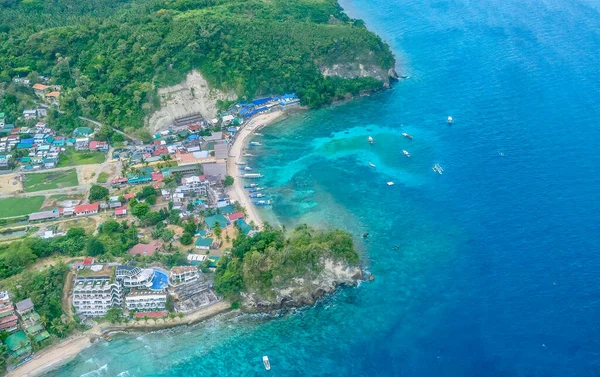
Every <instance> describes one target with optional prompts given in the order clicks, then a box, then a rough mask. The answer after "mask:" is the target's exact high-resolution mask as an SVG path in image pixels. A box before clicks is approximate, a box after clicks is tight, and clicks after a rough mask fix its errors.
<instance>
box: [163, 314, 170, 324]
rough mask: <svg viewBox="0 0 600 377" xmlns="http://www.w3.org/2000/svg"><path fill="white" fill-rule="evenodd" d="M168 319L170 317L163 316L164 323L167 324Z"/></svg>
mask: <svg viewBox="0 0 600 377" xmlns="http://www.w3.org/2000/svg"><path fill="white" fill-rule="evenodd" d="M167 319H169V315H168V314H165V315H163V316H162V320H163V323H167Z"/></svg>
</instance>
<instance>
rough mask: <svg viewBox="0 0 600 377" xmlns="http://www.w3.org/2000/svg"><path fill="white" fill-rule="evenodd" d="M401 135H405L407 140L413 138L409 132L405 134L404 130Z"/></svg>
mask: <svg viewBox="0 0 600 377" xmlns="http://www.w3.org/2000/svg"><path fill="white" fill-rule="evenodd" d="M402 136H404V137H405V138H407V139H408V140H412V139H413V137H412V135H411V134H407V133H406V132H403V133H402Z"/></svg>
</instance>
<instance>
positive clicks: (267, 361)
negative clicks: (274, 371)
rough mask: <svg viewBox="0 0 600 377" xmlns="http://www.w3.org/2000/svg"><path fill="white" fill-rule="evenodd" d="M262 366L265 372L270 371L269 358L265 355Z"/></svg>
mask: <svg viewBox="0 0 600 377" xmlns="http://www.w3.org/2000/svg"><path fill="white" fill-rule="evenodd" d="M263 364H264V366H265V369H266V370H271V362H270V361H269V357H268V356H266V355H265V356H263Z"/></svg>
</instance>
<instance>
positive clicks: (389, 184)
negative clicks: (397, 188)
mask: <svg viewBox="0 0 600 377" xmlns="http://www.w3.org/2000/svg"><path fill="white" fill-rule="evenodd" d="M386 184H387V185H388V186H393V185H394V182H392V181H389V182H386Z"/></svg>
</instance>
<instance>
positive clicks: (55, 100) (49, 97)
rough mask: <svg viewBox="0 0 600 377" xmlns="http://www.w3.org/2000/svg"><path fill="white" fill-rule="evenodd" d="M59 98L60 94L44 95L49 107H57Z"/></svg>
mask: <svg viewBox="0 0 600 377" xmlns="http://www.w3.org/2000/svg"><path fill="white" fill-rule="evenodd" d="M59 96H60V92H50V93H48V94H46V101H48V102H49V103H50V104H51V105H58V97H59Z"/></svg>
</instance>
